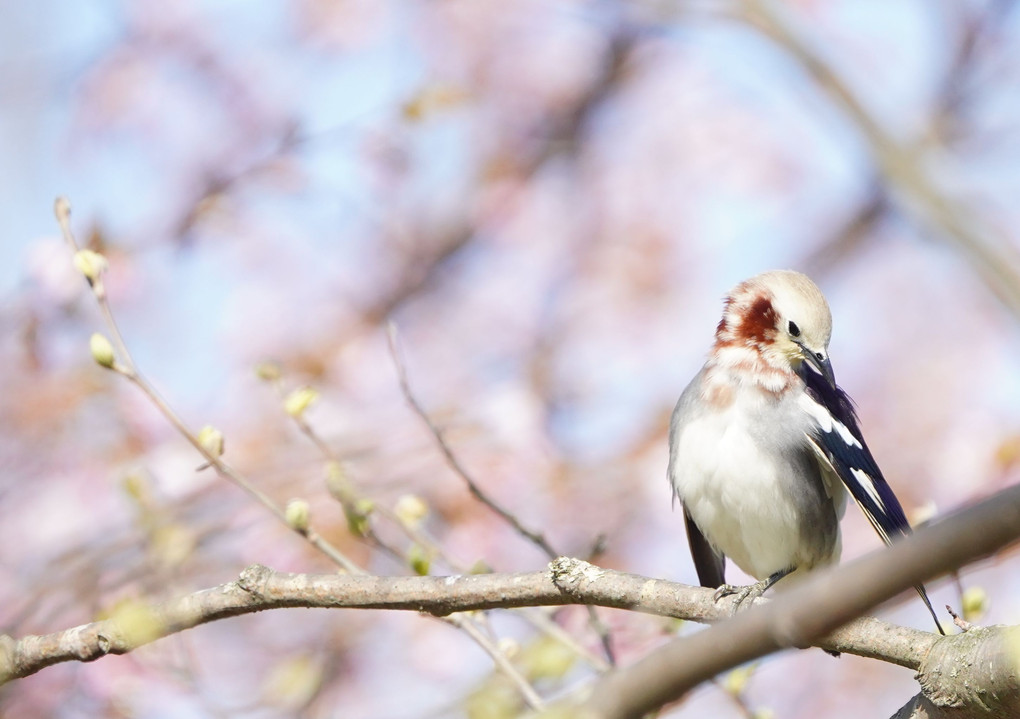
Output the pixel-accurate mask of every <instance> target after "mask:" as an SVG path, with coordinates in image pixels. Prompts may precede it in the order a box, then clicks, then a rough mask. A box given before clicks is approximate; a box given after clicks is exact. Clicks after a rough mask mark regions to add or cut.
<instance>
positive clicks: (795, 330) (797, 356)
mask: <svg viewBox="0 0 1020 719" xmlns="http://www.w3.org/2000/svg"><path fill="white" fill-rule="evenodd" d="M831 335H832V314H831V313H830V312H829V304H828V303H827V302H826V301H825V297H824V296H823V295H822V292H821V290H819V289H818V287H817V286H816V285H815V283H814V282H812V281H811V280H810V279H808V277H807V276H806V275H802V274H801V273H799V272H794V271H792V270H773V271H771V272H764V273H762V274H760V275H757V276H755V277H752V278H751V279H749V280H745V281H744V282H741V283H740V284H739V285H737V286H736V287H735V288H733V290H732V291H731V292H730V294H729V296H728V297H727V298H726V308H725V310H724V312H723V318H722V321H720V322H719V327H718V328H717V330H716V350H717V352H721V351H723V350H725V348H727V347H744V348H748V349H751V350H754V351H756V352H758V353H759V354H760V355H761V358H762V359H763V360H764V361H765V362H766V363H768V364H769V365H771V366H772V367H774V368H776V369H787V370H792V371H794V372H798V373H799V372H801V371H803V370H804V369H809V370H810V371H814V372H816V373H818V374H819V375H821V376H822V377H824V378H825V380H826V381H827V382H828V383H829V384H830V385H832V386H833V387H835V386H836V380H835V377H834V375H833V372H832V365H831V364H830V362H829V337H830V336H831Z"/></svg>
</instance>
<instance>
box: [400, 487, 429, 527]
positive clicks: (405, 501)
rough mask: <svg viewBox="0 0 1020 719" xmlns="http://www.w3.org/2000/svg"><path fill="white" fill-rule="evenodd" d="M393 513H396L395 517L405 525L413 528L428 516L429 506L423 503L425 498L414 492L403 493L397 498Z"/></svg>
mask: <svg viewBox="0 0 1020 719" xmlns="http://www.w3.org/2000/svg"><path fill="white" fill-rule="evenodd" d="M393 513H394V514H395V515H397V519H399V520H400V522H401V523H402V524H403V525H404V526H405V527H411V528H412V529H413V528H415V527H417V526H418V525H419V524H421V522H422V520H423V519H425V517H427V516H428V513H429V506H428V505H427V504H425V500H423V499H422V498H421V497H419V496H417V495H414V494H405V495H403V496H402V497H401V498H400V499H398V500H397V504H396V506H395V507H394V508H393Z"/></svg>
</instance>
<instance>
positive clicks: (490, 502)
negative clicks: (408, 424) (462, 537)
mask: <svg viewBox="0 0 1020 719" xmlns="http://www.w3.org/2000/svg"><path fill="white" fill-rule="evenodd" d="M386 339H387V341H388V342H389V349H390V356H391V357H392V358H393V364H394V366H395V367H396V370H397V378H398V380H399V381H400V391H401V392H402V393H403V395H404V399H405V400H406V401H407V403H408V404H409V405H410V406H411V409H412V410H414V413H415V414H417V415H418V417H420V418H421V420H422V421H423V422H424V423H425V425H426V426H427V427H428V429H429V432H431V433H432V437H433V438H434V439H435V441H436V445H437V446H438V447H439V450H440V451H441V452H442V453H443V456H444V457H445V458H446V463H447V464H448V465H449V467H450V469H452V470H453V471H454V473H456V474H457V476H459V477H460V478H461V479H462V480H463V481H464V484H465V485H467V488H468V491H469V492H470V493H471V495H472V496H473V497H474V498H475V499H477V500H478V501H479V502H481V503H482V504H484V505H485V506H486V507H488V508H489V509H490V510H492V511H493V512H495V513H496V514H497V515H498V516H499V517H500V518H501V519H502V520H503V521H504V522H506V523H507V524H509V525H510V526H511V527H513V529H514V530H515V531H516V532H517V533H518V534H520V535H521V536H522V537H524V538H525V539H527V540H528V541H530V542H531V543H532V544H534V545H535V546H537V547H538V548H539V549H541V550H542V551H543V552H545V554H546V556H547V557H548V558H549V559H555V558H556V557H558V556H560V553H559V552H557V551H556V550H555V549H553V547H552V545H551V544H549V542H548V540H546V538H545V535H543V534H542V533H541V532H537V531H535V530H531V529H528V528H527V527H525V526H524V525H523V524H522V523H521V521H520V520H519V519H517V517H516V516H515V515H514V514H513V513H512V512H510V511H508V510H506V509H504V508H503V507H502V506H501V505H500V504H499V503H498V502H496V500H494V499H493V498H492V497H490V496H489V495H488V494H487V493H486V492H485V491H484V490H483V489H482V488H481V486H479V484H478V483H477V482H476V481H475V480H474V477H472V476H471V474H470V473H469V472H468V471H467V470H466V469H465V468H464V465H462V464H461V463H460V460H459V459H457V455H455V454H454V452H453V450H452V449H451V448H450V445H449V444H447V442H446V438H445V437H444V436H443V432H442V430H441V429H439V427H438V426H436V424H435V422H433V421H432V418H431V417H429V414H428V412H426V411H425V408H424V407H423V406H422V404H421V403H420V402H419V401H418V398H417V397H416V396H415V394H414V392H413V391H412V390H411V383H410V380H408V377H407V366H406V365H405V364H404V361H403V357H402V356H401V354H400V346H399V345H400V342H399V337H398V332H397V326H396V324H394V323H393V322H390V323H389V324H388V325H387V327H386ZM588 623H589V626H591V628H592V630H593V631H594V632H595V634H596V635H597V636H598V637H599V640H600V641H601V643H602V649H603V651H604V652H605V653H606V658H607V659H608V660H609V664H610V665H615V664H616V657H615V655H614V652H613V644H612V637H611V636H610V633H609V628H608V627H607V626H606V625H605V623H604V622H603V621H602V619H601V617H599V615H598V612H596V611H595V608H594V607H588Z"/></svg>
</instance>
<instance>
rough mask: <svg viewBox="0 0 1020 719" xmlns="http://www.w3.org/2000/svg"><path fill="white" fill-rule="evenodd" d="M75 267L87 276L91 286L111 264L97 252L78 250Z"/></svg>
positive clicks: (75, 254)
mask: <svg viewBox="0 0 1020 719" xmlns="http://www.w3.org/2000/svg"><path fill="white" fill-rule="evenodd" d="M74 266H75V269H77V270H78V271H79V272H81V273H82V274H83V275H85V279H87V280H88V281H89V284H90V285H91V284H95V282H96V281H97V280H98V279H99V278H100V277H101V276H102V274H103V273H104V272H106V270H107V268H109V266H110V263H109V262H107V260H106V258H105V257H103V256H102V255H101V254H99V253H98V252H96V251H95V250H78V251H77V252H75V253H74Z"/></svg>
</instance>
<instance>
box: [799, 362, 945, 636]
mask: <svg viewBox="0 0 1020 719" xmlns="http://www.w3.org/2000/svg"><path fill="white" fill-rule="evenodd" d="M801 378H802V379H803V380H804V382H805V384H806V385H807V395H808V397H810V398H811V399H812V400H814V402H815V403H817V404H818V405H819V410H820V411H819V414H820V415H827V417H824V418H823V421H820V422H819V423H818V427H817V429H816V430H815V433H814V436H813V437H812V439H813V440H814V442H815V444H816V446H817V447H818V448H819V449H820V450H821V452H822V453H823V454H824V455H825V456H826V458H827V459H828V460H829V463H830V464H831V465H832V468H833V469H834V470H835V471H836V473H837V474H838V475H839V478H840V479H841V480H842V481H843V484H844V485H846V488H847V489H848V490H849V491H850V494H851V495H852V496H853V498H854V499H855V500H856V501H857V504H858V506H859V507H860V508H861V509H862V510H863V511H864V514H865V516H866V517H867V518H868V521H870V522H871V526H873V527H874V528H875V530H876V531H877V532H878V533H879V535H880V536H881V537H882V539H883V540H885V542H886V543H887V544H888V543H890V542H892V541H893V540H895V539H897V538H898V537H902V536H905V535H907V534H910V523H909V522H907V516H906V515H905V514H904V513H903V507H902V506H900V502H899V500H898V499H896V495H895V494H893V491H892V488H891V487H890V486H889V483H888V482H886V481H885V477H883V476H882V470H880V469H879V468H878V464H877V463H876V462H875V458H874V457H873V456H872V455H871V450H870V449H868V445H867V443H866V442H865V441H864V435H863V434H862V433H861V428H860V425H858V423H857V412H856V411H855V410H854V405H853V402H851V401H850V398H849V397H848V396H847V394H846V392H844V391H843V390H842V389H840V388H839V387H833V386H832V385H830V384H829V383H828V382H827V381H826V380H825V378H824V377H822V376H821V375H819V374H817V373H816V372H812V371H810V370H808V371H805V372H803V373H801ZM826 420H828V421H826ZM914 588H915V589H916V590H917V593H918V594H919V595H920V597H921V600H922V601H923V602H924V604H925V606H926V607H927V608H928V612H929V613H931V616H932V619H934V620H935V626H937V627H938V630H939V632H940V633H941V634H945V631H944V630H943V629H942V624H941V623H940V622H939V619H938V616H937V615H936V614H935V610H934V609H933V608H932V606H931V601H930V600H929V599H928V593H927V592H926V591H925V589H924V585H922V584H918V585H917V586H916V587H914Z"/></svg>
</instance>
